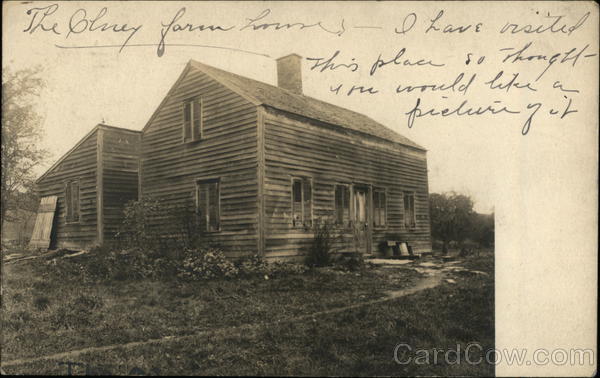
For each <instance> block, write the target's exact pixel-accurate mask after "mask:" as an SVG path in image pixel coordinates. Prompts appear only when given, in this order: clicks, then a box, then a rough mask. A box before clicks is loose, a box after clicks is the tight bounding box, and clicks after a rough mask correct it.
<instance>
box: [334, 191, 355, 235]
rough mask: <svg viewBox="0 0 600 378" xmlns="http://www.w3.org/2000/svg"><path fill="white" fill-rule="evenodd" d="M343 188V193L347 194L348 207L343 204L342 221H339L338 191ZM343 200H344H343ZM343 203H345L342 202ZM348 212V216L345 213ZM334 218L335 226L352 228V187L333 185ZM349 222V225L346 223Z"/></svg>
mask: <svg viewBox="0 0 600 378" xmlns="http://www.w3.org/2000/svg"><path fill="white" fill-rule="evenodd" d="M338 188H343V189H342V190H343V191H342V193H347V198H346V203H345V204H346V206H345V207H344V206H343V205H344V203H342V220H341V221H340V220H339V219H338V207H337V190H338ZM342 200H343V199H342ZM342 202H343V201H342ZM346 210H347V214H344V212H345V211H346ZM333 218H334V220H335V224H336V225H338V226H342V227H351V226H352V185H351V184H347V183H335V184H334V185H333ZM346 222H347V223H346Z"/></svg>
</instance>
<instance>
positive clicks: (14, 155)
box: [1, 67, 46, 223]
mask: <svg viewBox="0 0 600 378" xmlns="http://www.w3.org/2000/svg"><path fill="white" fill-rule="evenodd" d="M40 72H41V68H34V69H25V70H19V71H15V72H13V71H11V70H10V69H7V68H6V67H4V68H3V69H2V148H1V151H2V199H1V201H2V223H4V221H18V220H19V219H18V218H15V217H14V214H18V213H19V210H23V209H27V210H32V207H34V206H35V204H36V200H35V196H34V195H33V190H32V188H33V179H34V174H35V172H34V167H36V166H37V165H38V164H40V163H41V162H42V160H43V158H44V157H45V156H46V151H45V150H43V149H41V148H40V147H39V143H38V142H39V141H40V140H41V137H42V130H41V123H42V119H41V117H40V116H39V115H38V114H37V113H36V111H35V98H36V97H38V96H39V91H40V89H42V88H43V87H44V81H43V79H42V78H41V77H40ZM32 202H33V203H34V205H33V206H32ZM13 218H15V219H13Z"/></svg>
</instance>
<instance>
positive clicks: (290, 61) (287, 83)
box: [277, 54, 302, 94]
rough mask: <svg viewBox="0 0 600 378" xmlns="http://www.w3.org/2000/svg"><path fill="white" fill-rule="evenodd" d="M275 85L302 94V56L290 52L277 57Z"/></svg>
mask: <svg viewBox="0 0 600 378" xmlns="http://www.w3.org/2000/svg"><path fill="white" fill-rule="evenodd" d="M277 86H278V87H280V88H283V89H287V90H288V91H292V92H294V93H297V94H302V57H301V56H300V55H298V54H290V55H286V56H282V57H281V58H279V59H277Z"/></svg>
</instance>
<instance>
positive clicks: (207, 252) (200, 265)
mask: <svg viewBox="0 0 600 378" xmlns="http://www.w3.org/2000/svg"><path fill="white" fill-rule="evenodd" d="M184 253H185V257H184V259H183V261H182V263H181V265H180V266H179V267H178V274H177V275H178V276H179V277H181V278H183V279H188V280H193V281H197V280H208V279H213V278H219V277H225V278H232V277H235V276H237V275H238V273H239V270H238V268H237V267H236V266H235V265H234V264H233V263H232V262H231V261H229V260H228V259H227V257H225V254H224V253H223V252H222V251H221V250H219V249H216V248H206V249H186V250H185V251H184Z"/></svg>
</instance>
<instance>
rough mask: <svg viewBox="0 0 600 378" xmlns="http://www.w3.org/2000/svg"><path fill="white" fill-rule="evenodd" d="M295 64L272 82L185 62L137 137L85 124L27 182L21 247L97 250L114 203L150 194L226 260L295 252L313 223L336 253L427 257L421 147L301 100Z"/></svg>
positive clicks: (105, 238)
mask: <svg viewBox="0 0 600 378" xmlns="http://www.w3.org/2000/svg"><path fill="white" fill-rule="evenodd" d="M301 66H302V58H301V57H300V56H298V55H296V54H292V55H288V56H285V57H282V58H280V59H278V60H277V79H278V86H272V85H269V84H266V83H263V82H259V81H256V80H252V79H249V78H246V77H242V76H239V75H236V74H233V73H230V72H226V71H223V70H220V69H217V68H214V67H211V66H208V65H205V64H202V63H199V62H196V61H193V60H191V61H190V62H189V63H188V64H187V66H186V67H185V69H184V70H183V72H182V73H181V75H180V76H179V78H178V79H177V81H176V82H175V84H174V85H173V87H172V88H171V89H170V91H169V92H168V94H167V95H166V97H165V98H164V99H163V101H162V103H161V104H160V105H159V106H158V108H157V109H156V110H155V111H154V113H153V114H152V116H151V117H150V120H149V121H148V122H147V124H146V125H145V126H144V128H143V130H141V132H138V131H131V130H126V129H120V128H115V127H111V126H107V125H97V126H96V127H94V129H93V130H92V131H91V132H90V133H89V134H88V135H87V136H86V137H84V138H83V139H82V141H81V142H79V143H78V144H77V145H76V146H75V147H74V148H73V149H72V150H71V151H69V152H68V153H67V154H66V155H65V156H63V157H62V158H61V159H60V160H59V161H58V162H57V163H56V164H54V165H53V166H52V167H51V168H50V169H49V170H48V172H46V173H45V174H44V175H43V176H42V177H40V178H39V179H38V181H37V184H38V188H39V192H40V195H41V197H42V199H41V203H42V204H43V205H42V206H41V207H40V211H39V212H38V218H37V221H38V222H39V223H40V225H39V227H38V225H36V229H35V230H34V235H33V237H32V245H33V246H37V247H40V248H49V247H50V248H53V247H71V248H88V247H90V246H93V245H97V244H103V243H106V242H109V241H110V240H111V239H112V238H114V235H115V232H116V230H117V229H118V226H119V223H120V221H121V219H122V210H123V206H124V204H125V203H126V202H127V201H129V200H131V199H135V198H144V197H148V198H155V199H159V200H160V201H161V203H165V204H174V205H175V204H185V203H190V204H192V206H194V207H195V210H196V213H197V214H198V219H200V222H199V224H198V232H201V233H202V234H203V237H206V238H207V239H209V240H211V241H214V242H216V243H218V244H220V245H221V246H222V247H223V249H224V251H226V253H228V254H229V255H230V256H232V257H236V256H241V255H246V254H251V253H257V252H258V253H261V254H263V255H264V256H265V257H267V258H286V257H297V256H301V255H302V254H303V253H304V251H306V249H307V248H308V246H309V245H310V243H311V241H312V239H313V234H314V226H315V225H316V223H317V222H322V221H324V220H325V219H327V220H329V221H331V222H334V223H335V225H336V230H337V231H336V232H338V233H340V234H341V235H343V236H344V241H342V242H341V245H340V247H341V248H342V249H347V250H359V251H361V252H363V253H365V254H377V253H378V252H379V250H380V247H381V246H382V245H383V244H384V243H385V242H386V241H387V240H401V241H406V242H407V243H408V244H409V245H410V246H412V247H413V249H414V251H415V252H417V253H421V252H429V251H430V250H431V237H430V225H429V202H428V182H427V158H426V151H425V149H424V148H422V147H421V146H419V145H417V144H416V143H414V142H412V141H411V140H409V139H407V138H405V137H403V136H402V135H399V134H397V133H396V132H394V131H392V130H390V129H388V128H386V127H385V126H383V125H381V124H379V123H377V122H375V121H374V120H372V119H371V118H369V117H367V116H364V115H362V114H359V113H356V112H353V111H350V110H347V109H344V108H341V107H338V106H335V105H332V104H328V103H325V102H323V101H319V100H317V99H314V98H311V97H308V96H305V95H304V94H303V92H302V75H301ZM156 221H157V222H159V223H160V222H161V220H160V219H157V220H156ZM161 229H162V230H168V229H169V224H164V227H161ZM165 232H167V231H165Z"/></svg>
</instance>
